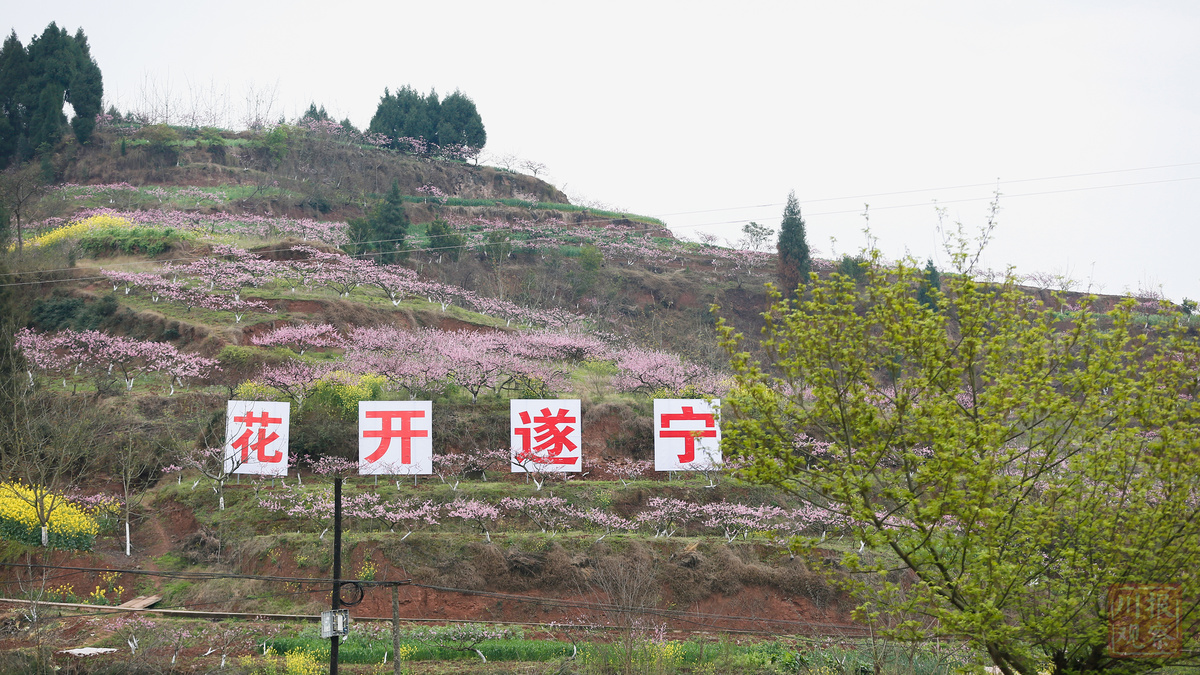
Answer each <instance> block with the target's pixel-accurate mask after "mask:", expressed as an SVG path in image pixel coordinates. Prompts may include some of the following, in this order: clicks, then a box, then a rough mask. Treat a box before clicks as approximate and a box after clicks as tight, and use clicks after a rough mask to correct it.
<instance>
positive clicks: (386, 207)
mask: <svg viewBox="0 0 1200 675" xmlns="http://www.w3.org/2000/svg"><path fill="white" fill-rule="evenodd" d="M371 231H372V236H373V237H374V239H375V241H376V243H375V244H374V246H373V247H372V248H373V250H375V251H378V252H379V256H378V257H377V258H376V262H378V263H379V264H381V265H386V264H391V263H395V262H399V261H400V260H402V259H404V258H405V257H406V256H407V252H406V250H405V245H404V239H405V237H406V236H408V212H407V211H405V210H404V195H402V194H401V193H400V185H399V183H397V182H396V181H392V189H390V190H388V193H387V196H386V197H384V199H383V201H382V202H381V203H380V204H379V206H377V207H375V212H374V213H373V214H371Z"/></svg>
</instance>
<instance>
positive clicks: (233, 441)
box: [224, 401, 292, 476]
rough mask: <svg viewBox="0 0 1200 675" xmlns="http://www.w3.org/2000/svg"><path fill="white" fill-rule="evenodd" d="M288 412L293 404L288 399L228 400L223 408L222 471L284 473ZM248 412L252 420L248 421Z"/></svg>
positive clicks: (289, 418) (286, 452)
mask: <svg viewBox="0 0 1200 675" xmlns="http://www.w3.org/2000/svg"><path fill="white" fill-rule="evenodd" d="M291 413H292V404H291V403H287V402H280V401H229V403H228V405H227V406H226V409H225V459H224V461H225V472H226V473H238V474H241V473H246V474H257V475H260V476H287V475H288V431H289V427H290V424H291ZM247 415H249V417H250V418H252V420H253V421H248V420H247V419H246V418H247ZM263 422H266V424H264V423H263ZM272 436H274V438H272Z"/></svg>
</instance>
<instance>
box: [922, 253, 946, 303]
mask: <svg viewBox="0 0 1200 675" xmlns="http://www.w3.org/2000/svg"><path fill="white" fill-rule="evenodd" d="M934 290H937V291H938V292H941V290H942V275H941V274H940V273H939V272H938V268H937V267H936V266H934V264H933V258H929V259H928V261H927V262H926V263H925V272H924V273H923V274H922V275H921V285H920V286H918V287H917V301H918V302H920V303H921V304H922V305H925V306H926V307H928V308H930V309H932V310H934V311H937V297H936V296H935V294H934V292H933V291H934Z"/></svg>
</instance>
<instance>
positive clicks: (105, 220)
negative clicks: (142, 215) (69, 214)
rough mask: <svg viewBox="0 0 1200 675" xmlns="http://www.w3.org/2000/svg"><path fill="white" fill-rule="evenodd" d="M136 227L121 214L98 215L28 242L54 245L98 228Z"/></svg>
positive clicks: (82, 235) (36, 245)
mask: <svg viewBox="0 0 1200 675" xmlns="http://www.w3.org/2000/svg"><path fill="white" fill-rule="evenodd" d="M134 227H136V226H135V225H134V224H133V223H131V222H129V221H128V220H126V219H124V218H121V217H120V216H110V215H105V214H101V215H96V216H91V217H90V218H84V219H83V220H78V221H75V222H73V223H69V224H67V225H64V226H62V227H60V228H57V229H54V230H51V231H49V232H46V233H45V234H41V235H38V236H37V237H34V238H33V239H31V240H30V241H29V242H28V245H29V246H32V247H40V246H54V245H56V244H61V243H63V242H65V241H73V240H78V239H81V238H83V237H84V236H86V235H87V234H89V233H91V232H93V231H97V230H120V229H132V228H134Z"/></svg>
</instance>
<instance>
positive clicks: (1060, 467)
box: [720, 246, 1200, 675]
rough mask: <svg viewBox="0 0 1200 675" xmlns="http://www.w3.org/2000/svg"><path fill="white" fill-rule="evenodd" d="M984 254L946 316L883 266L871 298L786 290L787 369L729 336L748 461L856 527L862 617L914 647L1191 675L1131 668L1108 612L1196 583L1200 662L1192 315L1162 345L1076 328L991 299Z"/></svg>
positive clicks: (726, 408)
mask: <svg viewBox="0 0 1200 675" xmlns="http://www.w3.org/2000/svg"><path fill="white" fill-rule="evenodd" d="M965 249H966V247H965V246H960V247H959V251H958V252H956V253H955V255H954V261H955V269H956V271H957V274H955V275H947V276H946V277H945V278H943V280H942V292H941V293H940V294H939V295H938V304H939V307H940V309H942V310H944V311H936V310H935V309H934V308H931V307H930V306H928V305H925V304H922V303H921V302H920V301H919V300H918V299H917V291H918V288H919V286H920V284H921V283H922V282H923V280H924V275H923V274H922V270H921V269H920V267H919V265H918V264H916V263H915V262H914V261H910V260H905V261H901V262H899V263H896V264H894V265H891V266H884V265H883V264H882V262H881V259H880V257H879V255H878V253H877V252H873V253H872V252H869V253H868V259H869V260H870V261H871V264H870V265H868V266H867V267H866V272H867V282H866V284H865V285H864V286H858V285H856V284H855V283H854V282H853V280H851V279H849V278H846V277H844V276H842V275H833V276H832V277H831V278H830V279H827V280H823V281H814V282H813V283H812V284H811V285H810V286H809V287H808V289H807V290H806V292H805V294H804V295H803V296H801V297H799V298H795V299H784V297H783V295H782V294H781V293H779V292H775V294H774V297H775V303H774V305H773V307H772V308H771V310H770V311H769V312H768V313H766V314H765V317H766V326H765V328H764V338H763V340H762V343H761V346H762V349H763V353H764V354H765V362H759V361H758V360H757V359H756V358H755V357H753V356H751V354H750V352H748V351H743V350H742V348H741V340H742V336H740V335H738V334H735V333H734V331H733V329H732V328H731V327H730V326H729V325H728V324H726V323H724V322H723V321H722V322H721V324H720V330H721V332H722V339H723V342H724V345H725V347H726V348H727V349H728V350H729V352H730V354H731V355H732V366H733V369H734V371H735V373H736V377H735V386H734V387H733V388H732V390H731V392H730V393H729V394H728V395H727V396H725V397H723V400H722V404H723V413H724V414H723V420H722V436H723V443H722V447H723V449H724V451H725V453H726V456H727V457H732V458H734V459H737V460H742V461H746V462H748V468H746V469H745V470H744V471H743V474H744V476H745V477H746V478H748V479H750V480H752V481H755V482H760V483H766V484H772V485H776V486H779V487H781V488H783V489H786V490H788V491H790V492H791V493H793V494H795V495H797V496H798V497H800V498H802V499H804V500H806V501H808V502H809V503H811V504H814V505H816V506H818V507H820V508H824V509H828V510H830V511H832V512H834V513H836V514H840V515H841V516H843V517H844V518H845V522H847V523H848V524H849V525H848V529H849V530H850V531H851V534H852V535H853V537H854V538H855V540H857V541H861V542H862V544H861V545H860V546H859V547H858V551H855V550H854V549H853V548H851V549H850V552H848V553H845V554H844V555H843V556H842V559H841V561H840V562H841V563H842V565H844V566H845V569H848V570H850V571H851V572H852V574H850V575H848V576H847V577H845V580H846V583H847V584H848V586H849V588H850V590H851V591H852V593H853V594H854V596H855V598H856V599H857V601H858V602H859V603H860V604H859V606H858V610H857V611H858V617H859V619H860V620H862V621H864V622H868V623H871V624H873V625H876V626H879V627H881V628H887V632H888V633H889V634H890V635H891V636H893V637H896V638H900V639H906V640H927V639H931V638H934V637H939V636H946V637H951V636H953V639H966V640H968V641H969V642H970V643H971V644H972V645H973V646H975V647H977V648H978V649H979V651H980V653H981V654H982V655H983V658H986V659H988V660H990V661H991V662H992V663H993V664H995V666H997V667H998V668H999V669H1000V671H1001V672H1003V673H1005V674H1006V675H1012V674H1013V673H1022V675H1034V674H1035V673H1039V672H1043V671H1046V670H1049V671H1051V672H1054V673H1067V672H1072V673H1082V672H1098V671H1119V672H1131V673H1132V672H1144V671H1147V670H1151V669H1154V668H1158V667H1161V666H1162V665H1163V664H1164V663H1165V662H1167V661H1172V660H1177V659H1173V658H1170V657H1161V658H1149V659H1139V660H1123V659H1118V658H1115V657H1114V655H1112V654H1109V653H1108V652H1107V650H1106V639H1107V630H1108V621H1109V619H1110V617H1111V614H1110V612H1111V611H1113V610H1112V608H1110V607H1109V606H1108V605H1107V603H1106V596H1107V592H1108V590H1109V589H1110V587H1112V586H1113V585H1114V584H1122V583H1134V584H1152V585H1153V584H1158V585H1171V584H1177V585H1178V587H1179V588H1180V590H1181V593H1182V598H1183V600H1184V601H1183V606H1182V610H1181V612H1180V616H1179V628H1180V630H1181V631H1182V635H1183V640H1184V647H1185V649H1194V648H1195V644H1196V637H1197V631H1198V629H1200V612H1198V611H1197V603H1198V601H1200V574H1197V572H1196V570H1197V569H1200V499H1198V497H1200V462H1197V461H1196V450H1197V441H1196V439H1197V438H1200V405H1198V404H1197V400H1196V398H1195V397H1196V396H1197V395H1200V344H1198V343H1197V341H1196V339H1195V338H1194V337H1192V336H1189V335H1188V334H1187V329H1186V324H1185V323H1183V322H1182V320H1181V319H1182V317H1180V316H1176V317H1167V319H1166V320H1165V321H1163V322H1161V323H1159V324H1157V327H1156V328H1155V329H1154V331H1153V332H1151V333H1147V332H1145V331H1144V330H1143V323H1144V322H1143V321H1141V320H1138V319H1136V318H1135V313H1134V312H1135V308H1134V303H1133V301H1132V300H1129V301H1126V302H1124V303H1122V304H1121V305H1120V306H1118V307H1117V308H1116V309H1113V310H1112V311H1109V312H1107V313H1105V314H1100V313H1098V312H1099V310H1098V308H1097V307H1096V306H1095V305H1094V304H1093V301H1090V300H1084V301H1082V303H1081V308H1080V309H1079V311H1076V312H1072V313H1071V314H1070V315H1069V318H1068V320H1067V321H1066V324H1067V325H1064V323H1063V321H1062V319H1061V318H1060V316H1059V315H1057V314H1056V313H1055V312H1054V311H1053V308H1052V307H1047V306H1045V305H1043V304H1042V303H1041V302H1040V301H1039V300H1038V299H1037V298H1036V297H1033V296H1031V295H1029V294H1028V293H1026V292H1024V291H1023V290H1022V289H1021V288H1020V287H1019V285H1018V279H1016V278H1015V277H1013V276H1011V275H1009V276H1007V277H1006V278H1004V279H1003V280H1000V281H999V282H992V283H982V282H976V281H974V280H973V270H972V269H970V266H969V265H968V264H966V263H967V262H968V261H969V260H970V256H968V255H966V254H965V253H963V251H964V250H965ZM804 543H805V542H797V546H803V545H804ZM806 543H807V545H809V546H816V545H818V543H817V539H816V538H815V537H810V538H808V539H806ZM896 569H902V570H906V574H905V575H896V574H889V572H893V571H895V570H896ZM885 618H886V619H889V621H888V622H884V621H882V620H883V619H885Z"/></svg>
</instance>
